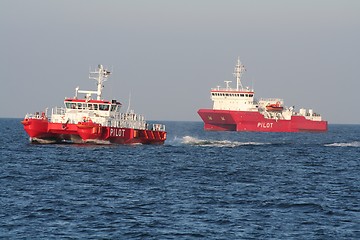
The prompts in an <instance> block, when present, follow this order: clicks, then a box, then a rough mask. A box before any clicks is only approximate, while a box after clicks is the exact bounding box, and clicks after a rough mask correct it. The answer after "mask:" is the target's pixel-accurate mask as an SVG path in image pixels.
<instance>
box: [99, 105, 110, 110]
mask: <svg viewBox="0 0 360 240" xmlns="http://www.w3.org/2000/svg"><path fill="white" fill-rule="evenodd" d="M99 110H102V111H109V105H108V104H99Z"/></svg>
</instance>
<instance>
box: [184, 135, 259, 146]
mask: <svg viewBox="0 0 360 240" xmlns="http://www.w3.org/2000/svg"><path fill="white" fill-rule="evenodd" d="M181 143H183V144H188V145H196V146H209V147H237V146H244V145H264V144H266V143H259V142H238V141H229V140H212V139H198V138H195V137H191V136H184V137H183V138H182V139H181Z"/></svg>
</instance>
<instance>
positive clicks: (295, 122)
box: [198, 109, 328, 132]
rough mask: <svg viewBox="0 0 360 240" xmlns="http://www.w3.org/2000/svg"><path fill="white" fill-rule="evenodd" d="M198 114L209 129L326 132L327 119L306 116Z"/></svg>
mask: <svg viewBox="0 0 360 240" xmlns="http://www.w3.org/2000/svg"><path fill="white" fill-rule="evenodd" d="M198 114H199V115H200V117H201V118H202V120H203V121H204V129H205V130H209V131H251V132H326V131H327V129H328V124H327V121H312V120H308V119H306V118H305V117H304V116H292V117H291V119H290V120H282V119H278V120H275V119H267V118H265V117H264V116H263V115H262V114H261V113H259V112H250V111H248V112H247V111H227V110H212V109H200V110H199V111H198Z"/></svg>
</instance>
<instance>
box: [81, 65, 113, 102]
mask: <svg viewBox="0 0 360 240" xmlns="http://www.w3.org/2000/svg"><path fill="white" fill-rule="evenodd" d="M110 74H111V72H110V71H108V70H107V69H105V68H104V67H103V65H101V64H99V65H98V69H97V71H94V72H90V73H89V79H94V80H96V81H97V91H85V90H79V87H77V88H76V93H75V97H77V94H78V93H85V94H86V98H87V99H90V96H91V94H97V98H96V99H97V100H101V94H102V89H103V88H104V85H103V83H104V82H105V81H106V80H107V78H108V77H109V76H110Z"/></svg>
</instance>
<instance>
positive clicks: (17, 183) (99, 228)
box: [0, 119, 360, 239]
mask: <svg viewBox="0 0 360 240" xmlns="http://www.w3.org/2000/svg"><path fill="white" fill-rule="evenodd" d="M163 123H165V124H166V127H167V131H168V139H167V141H166V143H165V144H164V145H161V146H152V145H83V144H48V145H39V144H31V143H29V138H28V136H27V135H26V134H25V132H24V130H23V128H22V125H21V124H20V119H0V130H1V131H0V134H1V137H0V149H1V156H0V159H1V165H0V238H1V239H360V125H334V124H333V125H331V124H330V125H329V131H328V132H327V133H250V132H205V131H204V130H203V124H202V123H201V122H163Z"/></svg>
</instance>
